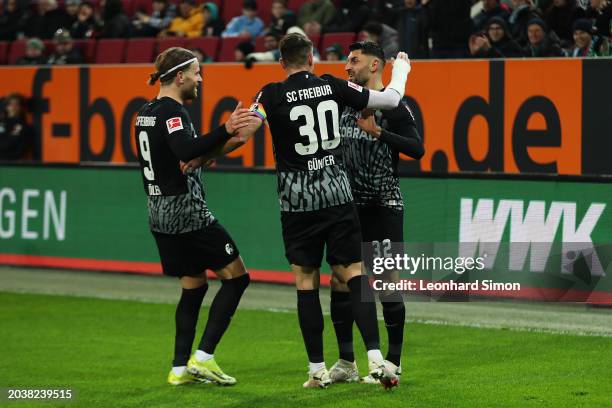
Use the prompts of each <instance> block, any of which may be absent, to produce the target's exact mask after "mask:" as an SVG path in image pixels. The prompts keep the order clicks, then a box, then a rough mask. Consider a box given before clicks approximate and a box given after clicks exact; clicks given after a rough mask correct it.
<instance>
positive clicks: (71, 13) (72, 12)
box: [64, 0, 81, 28]
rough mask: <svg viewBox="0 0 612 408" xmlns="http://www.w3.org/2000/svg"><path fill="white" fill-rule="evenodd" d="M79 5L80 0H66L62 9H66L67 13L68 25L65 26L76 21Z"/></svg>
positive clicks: (70, 25)
mask: <svg viewBox="0 0 612 408" xmlns="http://www.w3.org/2000/svg"><path fill="white" fill-rule="evenodd" d="M80 5H81V0H66V3H65V6H64V9H65V10H66V14H67V15H68V24H69V25H68V26H67V27H66V28H70V27H72V25H73V24H74V23H75V22H76V21H77V15H78V14H79V6H80Z"/></svg>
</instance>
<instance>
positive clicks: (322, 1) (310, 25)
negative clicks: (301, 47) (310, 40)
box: [298, 0, 336, 36]
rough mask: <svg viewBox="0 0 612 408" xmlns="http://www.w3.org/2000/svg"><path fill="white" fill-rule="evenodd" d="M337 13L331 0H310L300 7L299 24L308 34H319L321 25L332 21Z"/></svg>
mask: <svg viewBox="0 0 612 408" xmlns="http://www.w3.org/2000/svg"><path fill="white" fill-rule="evenodd" d="M335 15H336V8H335V7H334V4H333V3H332V2H331V0H309V1H308V2H306V3H304V4H303V5H302V7H300V11H299V12H298V26H300V27H302V28H303V29H304V32H305V33H306V35H307V36H311V35H318V34H319V33H320V31H321V30H320V27H321V26H324V25H327V24H329V23H331V22H332V20H333V19H334V16H335ZM315 23H316V24H315ZM317 27H319V30H318V32H317Z"/></svg>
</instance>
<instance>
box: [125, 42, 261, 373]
mask: <svg viewBox="0 0 612 408" xmlns="http://www.w3.org/2000/svg"><path fill="white" fill-rule="evenodd" d="M155 68H156V72H155V73H153V74H152V75H151V79H150V81H149V84H151V85H153V84H154V83H155V82H156V81H157V80H160V82H161V86H160V91H159V95H158V96H157V98H155V99H154V100H152V101H151V102H148V103H147V104H146V105H144V106H143V107H142V108H141V109H140V111H139V112H138V116H137V117H136V133H135V137H136V145H137V146H138V158H139V160H140V167H141V169H142V176H143V182H144V188H145V193H146V194H147V198H148V210H149V224H150V228H151V231H152V233H153V236H154V237H155V241H156V243H157V247H158V249H159V255H160V258H161V263H162V268H163V272H164V274H165V275H169V276H176V277H178V278H179V279H180V284H181V286H182V294H181V298H180V300H179V302H178V306H177V308H176V337H175V348H174V361H173V363H172V364H173V368H172V370H171V371H170V373H169V375H168V382H169V383H170V384H173V385H178V384H185V383H190V382H196V381H199V380H202V379H206V380H209V381H213V382H216V383H218V384H222V385H232V384H235V383H236V380H235V379H234V378H233V377H230V376H229V375H226V374H225V373H223V371H222V370H221V369H220V368H219V366H218V365H217V363H216V362H215V360H214V355H213V353H214V351H215V347H216V346H217V343H218V342H219V340H220V339H221V336H223V333H224V332H225V330H226V329H227V327H228V325H229V323H230V320H231V318H232V316H233V314H234V312H235V311H236V308H237V307H238V303H239V302H240V298H241V296H242V294H243V292H244V290H245V289H246V287H247V286H248V284H249V275H248V274H247V272H246V269H245V267H244V264H243V262H242V259H241V258H240V255H239V252H238V248H237V247H236V244H235V243H234V241H233V240H232V238H231V237H230V236H229V234H228V233H227V231H226V230H225V229H224V228H223V227H222V226H221V224H220V223H219V222H218V221H217V220H216V219H215V217H214V216H213V215H212V214H211V212H210V211H209V209H208V207H207V205H206V201H205V199H204V190H203V188H202V181H201V178H200V173H201V170H197V171H194V172H188V173H187V174H183V173H182V172H181V169H180V162H181V161H182V162H189V161H190V160H193V159H196V160H200V159H202V158H212V157H214V156H215V155H218V154H223V153H225V152H228V151H230V150H233V149H235V148H237V147H238V146H240V145H242V144H243V143H244V142H246V138H244V137H243V135H241V134H238V133H237V131H238V130H241V129H242V128H247V127H248V125H249V124H253V123H256V122H258V121H259V122H260V120H259V119H257V118H256V117H254V116H253V114H252V113H250V112H249V111H248V109H240V105H239V106H238V107H236V110H235V111H234V112H233V113H232V115H231V116H230V118H229V119H228V121H227V122H226V123H225V124H224V125H222V126H220V127H219V128H217V129H214V130H213V131H211V132H210V133H209V134H207V135H204V136H201V137H198V135H197V134H196V132H195V130H194V128H193V124H192V122H191V119H190V118H189V114H188V113H187V111H186V110H185V107H184V106H183V103H184V102H185V101H187V100H190V99H193V98H195V97H196V96H197V92H198V86H199V85H200V83H201V82H202V77H201V75H200V64H199V63H198V61H197V58H196V57H195V56H194V55H193V54H192V53H191V52H190V51H188V50H186V49H183V48H170V49H168V50H166V51H164V52H162V53H161V54H160V55H159V56H158V57H157V59H156V60H155ZM206 269H210V270H212V271H214V272H215V273H216V274H217V276H218V277H219V279H220V280H221V289H219V292H217V294H216V296H215V298H214V300H213V302H212V305H211V308H210V312H209V314H208V321H207V323H206V328H205V330H204V334H203V335H202V339H201V341H200V344H199V346H198V349H197V350H196V351H195V353H194V354H193V355H192V356H191V358H190V355H191V349H192V344H193V340H194V337H195V328H196V323H197V321H198V314H199V311H200V306H201V305H202V300H203V299H204V295H205V294H206V291H207V289H208V284H207V280H206V273H205V271H206Z"/></svg>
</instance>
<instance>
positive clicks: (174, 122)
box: [166, 117, 183, 133]
mask: <svg viewBox="0 0 612 408" xmlns="http://www.w3.org/2000/svg"><path fill="white" fill-rule="evenodd" d="M166 127H167V128H168V133H172V132H176V131H177V130H182V129H183V121H182V120H181V118H180V117H176V118H170V119H168V120H167V121H166Z"/></svg>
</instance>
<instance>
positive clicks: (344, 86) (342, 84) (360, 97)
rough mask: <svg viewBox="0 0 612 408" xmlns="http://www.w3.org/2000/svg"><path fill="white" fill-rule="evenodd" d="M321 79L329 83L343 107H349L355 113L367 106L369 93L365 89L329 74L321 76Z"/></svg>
mask: <svg viewBox="0 0 612 408" xmlns="http://www.w3.org/2000/svg"><path fill="white" fill-rule="evenodd" d="M321 79H324V80H326V81H328V82H329V83H330V85H331V86H332V89H333V90H334V94H336V95H338V97H339V99H340V102H341V103H342V104H343V105H345V106H350V107H351V108H353V109H355V110H357V111H360V110H363V109H365V108H366V107H367V106H368V99H369V98H370V91H369V90H368V89H367V88H364V87H363V86H360V85H357V84H356V83H354V82H350V81H346V80H344V79H340V78H336V77H335V76H333V75H329V74H325V75H322V76H321Z"/></svg>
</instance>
